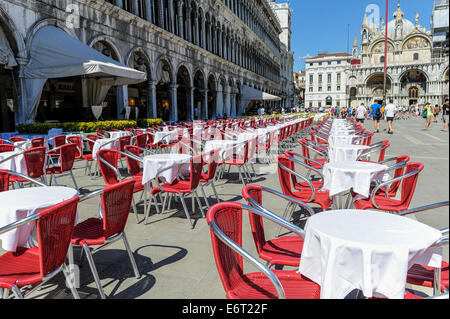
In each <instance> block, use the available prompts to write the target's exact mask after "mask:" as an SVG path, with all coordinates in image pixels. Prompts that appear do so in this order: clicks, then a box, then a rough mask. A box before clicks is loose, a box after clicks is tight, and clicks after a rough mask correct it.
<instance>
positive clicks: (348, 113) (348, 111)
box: [347, 106, 352, 118]
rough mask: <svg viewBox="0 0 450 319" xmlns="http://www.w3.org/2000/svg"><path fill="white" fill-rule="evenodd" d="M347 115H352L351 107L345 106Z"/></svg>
mask: <svg viewBox="0 0 450 319" xmlns="http://www.w3.org/2000/svg"><path fill="white" fill-rule="evenodd" d="M347 117H349V118H350V117H352V108H351V107H350V106H349V107H348V108H347Z"/></svg>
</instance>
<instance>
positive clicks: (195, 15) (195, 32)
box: [194, 12, 199, 45]
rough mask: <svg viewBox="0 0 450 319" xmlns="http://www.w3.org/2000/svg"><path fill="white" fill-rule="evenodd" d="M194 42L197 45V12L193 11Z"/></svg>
mask: <svg viewBox="0 0 450 319" xmlns="http://www.w3.org/2000/svg"><path fill="white" fill-rule="evenodd" d="M194 19H195V21H194V44H195V45H198V44H199V37H198V30H199V28H198V12H195V13H194Z"/></svg>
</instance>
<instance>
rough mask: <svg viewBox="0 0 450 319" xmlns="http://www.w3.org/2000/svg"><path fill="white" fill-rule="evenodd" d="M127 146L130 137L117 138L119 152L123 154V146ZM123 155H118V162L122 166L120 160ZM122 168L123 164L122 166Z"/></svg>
mask: <svg viewBox="0 0 450 319" xmlns="http://www.w3.org/2000/svg"><path fill="white" fill-rule="evenodd" d="M127 145H131V135H126V136H122V137H120V138H119V151H121V152H125V146H127ZM124 156H125V155H123V154H121V153H119V160H120V163H121V164H122V159H123V158H124ZM122 167H123V164H122Z"/></svg>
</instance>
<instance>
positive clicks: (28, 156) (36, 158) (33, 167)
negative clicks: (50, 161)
mask: <svg viewBox="0 0 450 319" xmlns="http://www.w3.org/2000/svg"><path fill="white" fill-rule="evenodd" d="M46 151H47V150H46V148H45V147H43V146H41V147H33V148H30V149H28V150H26V151H25V152H24V153H23V156H24V159H25V166H26V169H27V175H28V176H29V177H31V178H39V177H41V176H42V175H44V167H45V153H46Z"/></svg>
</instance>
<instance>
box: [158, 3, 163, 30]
mask: <svg viewBox="0 0 450 319" xmlns="http://www.w3.org/2000/svg"><path fill="white" fill-rule="evenodd" d="M156 1H158V12H157V14H158V17H159V23H158V26H159V27H160V28H162V29H164V11H163V0H156Z"/></svg>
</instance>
